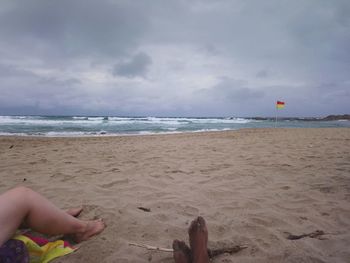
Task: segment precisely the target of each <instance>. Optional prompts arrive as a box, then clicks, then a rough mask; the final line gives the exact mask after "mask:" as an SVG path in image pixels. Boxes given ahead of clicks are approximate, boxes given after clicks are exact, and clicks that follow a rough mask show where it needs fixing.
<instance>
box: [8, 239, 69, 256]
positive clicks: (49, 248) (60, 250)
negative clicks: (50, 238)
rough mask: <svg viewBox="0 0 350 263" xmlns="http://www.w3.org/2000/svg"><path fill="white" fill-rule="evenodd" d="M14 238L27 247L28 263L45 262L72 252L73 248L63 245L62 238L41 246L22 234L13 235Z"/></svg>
mask: <svg viewBox="0 0 350 263" xmlns="http://www.w3.org/2000/svg"><path fill="white" fill-rule="evenodd" d="M14 239H17V240H21V241H23V242H24V244H25V246H26V247H27V249H28V253H29V258H30V261H29V262H30V263H47V262H50V261H51V260H53V259H55V258H57V257H61V256H64V255H67V254H70V253H72V252H74V249H73V248H70V247H64V241H63V240H57V241H54V242H48V243H47V244H45V245H44V246H42V247H41V246H39V245H38V244H37V243H35V242H34V241H33V240H31V239H30V238H28V237H26V236H23V235H17V236H15V237H14Z"/></svg>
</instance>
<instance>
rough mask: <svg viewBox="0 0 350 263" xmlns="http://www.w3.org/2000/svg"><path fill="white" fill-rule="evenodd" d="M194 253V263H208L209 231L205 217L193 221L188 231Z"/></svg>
mask: <svg viewBox="0 0 350 263" xmlns="http://www.w3.org/2000/svg"><path fill="white" fill-rule="evenodd" d="M188 235H189V237H190V246H191V251H192V263H208V262H209V256H208V248H207V244H208V229H207V226H206V224H205V220H204V218H203V217H201V216H199V217H197V218H196V219H195V220H193V221H192V223H191V225H190V228H189V229H188Z"/></svg>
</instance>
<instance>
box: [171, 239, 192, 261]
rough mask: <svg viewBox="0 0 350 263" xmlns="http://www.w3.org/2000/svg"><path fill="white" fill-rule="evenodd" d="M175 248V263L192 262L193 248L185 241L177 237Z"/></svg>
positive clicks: (174, 243)
mask: <svg viewBox="0 0 350 263" xmlns="http://www.w3.org/2000/svg"><path fill="white" fill-rule="evenodd" d="M173 249H174V260H175V263H191V250H190V248H189V247H188V246H187V245H186V244H185V242H183V241H179V240H176V239H175V240H174V241H173Z"/></svg>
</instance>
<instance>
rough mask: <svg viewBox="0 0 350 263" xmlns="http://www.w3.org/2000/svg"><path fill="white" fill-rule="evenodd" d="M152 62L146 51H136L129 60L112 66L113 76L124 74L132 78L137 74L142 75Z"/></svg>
mask: <svg viewBox="0 0 350 263" xmlns="http://www.w3.org/2000/svg"><path fill="white" fill-rule="evenodd" d="M151 64H152V59H151V57H150V56H148V55H147V54H146V53H138V54H136V55H135V56H133V57H132V58H131V59H130V60H129V61H127V62H123V63H120V64H117V65H115V66H114V68H113V75H114V76H117V75H119V76H125V77H128V78H133V77H137V76H142V77H144V76H145V75H146V73H147V70H148V67H149V66H150V65H151Z"/></svg>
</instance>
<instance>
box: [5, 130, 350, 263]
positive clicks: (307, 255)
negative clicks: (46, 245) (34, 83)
mask: <svg viewBox="0 0 350 263" xmlns="http://www.w3.org/2000/svg"><path fill="white" fill-rule="evenodd" d="M0 178H1V180H0V192H4V191H5V190H7V189H9V188H12V187H14V186H17V185H24V186H28V187H31V188H32V189H34V190H36V191H38V192H39V193H41V194H43V195H44V196H46V197H47V198H49V199H50V200H51V201H53V202H54V203H55V204H56V205H58V206H59V207H62V208H68V207H72V206H73V207H75V206H79V205H80V204H83V206H84V211H83V213H82V215H81V218H94V217H102V218H104V220H105V222H106V224H107V226H108V227H107V228H106V230H105V231H104V232H103V233H102V234H100V235H98V236H97V237H94V238H92V239H91V240H89V241H86V242H83V243H82V245H81V248H80V249H79V250H78V251H76V252H75V253H73V254H71V255H68V256H65V257H63V258H60V259H58V260H56V261H55V262H62V263H63V262H88V263H89V262H91V263H92V262H156V263H158V262H164V263H170V262H173V259H172V254H171V253H167V252H151V251H147V250H145V249H143V248H138V247H134V246H129V244H128V243H129V242H137V243H141V244H147V245H153V246H160V247H166V248H170V247H171V244H172V240H173V239H182V240H186V241H187V240H188V237H187V228H188V226H189V224H190V222H191V220H193V219H194V218H195V217H196V216H198V215H201V216H203V217H204V218H205V219H206V221H207V226H208V230H209V247H210V248H220V247H227V246H234V245H245V246H247V248H246V249H245V250H242V251H240V252H239V253H237V254H233V255H229V254H224V255H221V256H218V257H216V258H215V259H214V260H213V262H241V263H244V262H266V263H267V262H349V259H350V250H349V246H350V129H347V128H330V129H245V130H238V131H225V132H213V133H188V134H174V135H147V136H120V137H84V138H47V137H46V138H43V137H41V138H39V137H35V138H34V137H0ZM138 207H145V208H149V209H150V212H145V211H143V210H140V209H138ZM316 230H321V231H324V232H325V235H323V236H322V238H323V239H322V240H321V239H318V238H311V237H304V238H301V239H298V240H289V239H287V236H288V233H290V234H294V235H300V234H303V233H311V232H314V231H316ZM287 232H288V233H287Z"/></svg>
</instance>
